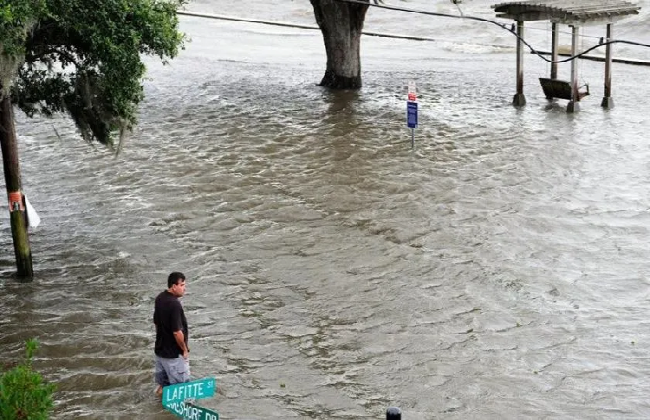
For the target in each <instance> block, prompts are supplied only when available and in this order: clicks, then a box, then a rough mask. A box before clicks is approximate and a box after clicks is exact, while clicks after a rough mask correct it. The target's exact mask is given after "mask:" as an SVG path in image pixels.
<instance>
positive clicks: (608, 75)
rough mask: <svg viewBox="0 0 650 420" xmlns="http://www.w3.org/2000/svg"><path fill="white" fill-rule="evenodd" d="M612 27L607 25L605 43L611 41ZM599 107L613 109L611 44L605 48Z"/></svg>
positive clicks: (610, 24)
mask: <svg viewBox="0 0 650 420" xmlns="http://www.w3.org/2000/svg"><path fill="white" fill-rule="evenodd" d="M612 26H613V24H612V23H609V24H607V38H606V40H607V42H609V41H611V39H612ZM600 106H602V107H603V108H605V109H612V108H614V98H612V44H607V46H605V94H604V96H603V101H602V102H601V103H600Z"/></svg>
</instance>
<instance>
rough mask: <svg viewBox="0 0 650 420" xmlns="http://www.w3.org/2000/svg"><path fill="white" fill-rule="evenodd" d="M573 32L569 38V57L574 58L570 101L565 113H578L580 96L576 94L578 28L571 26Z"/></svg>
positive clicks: (572, 61)
mask: <svg viewBox="0 0 650 420" xmlns="http://www.w3.org/2000/svg"><path fill="white" fill-rule="evenodd" d="M572 28H573V32H572V37H571V57H574V58H573V60H571V100H570V101H569V104H568V105H567V107H566V112H578V111H580V105H578V101H579V100H580V96H579V93H578V59H577V58H575V56H576V54H578V42H579V41H580V27H579V26H577V25H574V26H572Z"/></svg>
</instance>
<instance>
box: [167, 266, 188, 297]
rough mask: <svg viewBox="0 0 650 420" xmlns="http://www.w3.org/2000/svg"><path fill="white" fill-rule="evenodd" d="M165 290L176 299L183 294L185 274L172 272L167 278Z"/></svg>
mask: <svg viewBox="0 0 650 420" xmlns="http://www.w3.org/2000/svg"><path fill="white" fill-rule="evenodd" d="M167 290H169V293H171V294H172V295H174V296H176V297H182V296H183V295H184V294H185V274H183V273H179V272H178V271H174V272H173V273H171V274H170V275H169V277H167Z"/></svg>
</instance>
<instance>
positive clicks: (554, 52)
mask: <svg viewBox="0 0 650 420" xmlns="http://www.w3.org/2000/svg"><path fill="white" fill-rule="evenodd" d="M559 35H560V31H558V29H557V23H556V22H553V24H552V25H551V38H552V39H551V79H553V80H555V79H557V64H558V63H557V61H558V60H557V59H558V56H559V51H558V43H559V38H560V37H559Z"/></svg>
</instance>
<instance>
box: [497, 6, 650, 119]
mask: <svg viewBox="0 0 650 420" xmlns="http://www.w3.org/2000/svg"><path fill="white" fill-rule="evenodd" d="M492 8H493V9H494V11H495V12H496V14H497V17H499V18H505V19H513V20H515V21H516V22H517V36H518V37H519V38H518V39H517V93H516V94H515V96H514V99H513V105H515V106H523V105H525V104H526V97H525V96H524V74H523V67H524V57H523V49H524V43H523V41H522V40H523V38H524V22H528V21H536V20H548V21H550V22H551V23H552V29H551V31H552V49H551V57H552V64H551V75H550V79H544V78H540V82H541V83H542V87H543V88H544V91H545V93H546V96H547V98H548V99H552V98H554V97H555V98H563V99H568V100H569V104H568V105H567V112H575V111H578V110H579V105H578V102H579V101H580V98H581V97H582V96H584V93H582V94H581V93H580V92H579V86H578V60H577V59H574V60H571V81H570V82H565V81H561V80H558V79H557V64H558V63H557V61H558V55H559V54H558V35H559V31H558V27H557V26H558V24H563V25H568V26H571V28H572V42H571V56H575V55H576V54H578V53H579V51H578V50H577V48H578V40H579V37H580V27H581V26H585V25H592V24H605V25H607V32H606V36H605V37H604V39H605V40H606V41H610V40H612V26H613V24H614V22H616V21H618V20H621V19H624V18H626V17H628V16H630V15H636V14H638V13H639V10H640V9H641V7H640V6H637V5H636V4H634V3H631V2H629V1H625V0H546V1H543V0H528V1H515V2H508V3H499V4H496V5H493V6H492ZM605 48H606V51H605V93H604V97H603V100H602V103H601V106H602V107H604V108H612V107H613V106H614V100H613V98H612V44H607V45H606V47H605Z"/></svg>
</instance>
